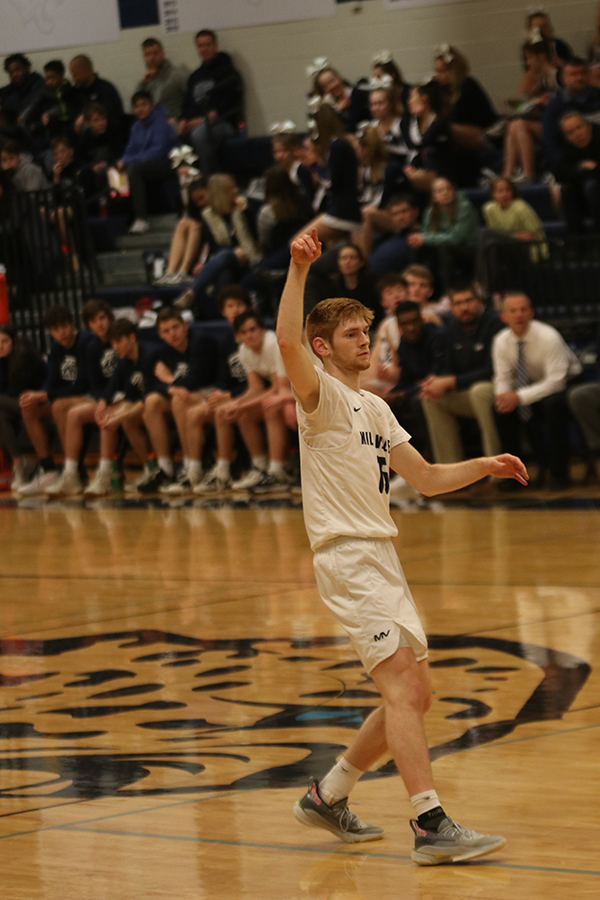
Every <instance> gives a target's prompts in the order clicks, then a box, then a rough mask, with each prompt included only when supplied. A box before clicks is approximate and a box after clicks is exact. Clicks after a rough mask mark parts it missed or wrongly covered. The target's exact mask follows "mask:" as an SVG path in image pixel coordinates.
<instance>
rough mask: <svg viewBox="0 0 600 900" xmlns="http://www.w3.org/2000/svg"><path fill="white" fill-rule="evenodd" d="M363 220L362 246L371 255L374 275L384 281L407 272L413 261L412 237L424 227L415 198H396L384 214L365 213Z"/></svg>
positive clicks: (377, 211) (402, 195) (371, 209)
mask: <svg viewBox="0 0 600 900" xmlns="http://www.w3.org/2000/svg"><path fill="white" fill-rule="evenodd" d="M363 217H364V225H363V230H362V234H361V242H360V243H361V246H362V247H363V249H364V250H365V251H367V253H368V256H369V268H370V269H371V271H372V272H373V274H374V275H376V276H377V277H378V278H380V277H381V276H382V275H385V274H386V273H388V272H395V271H397V270H398V269H403V268H404V266H406V265H407V263H408V262H409V261H410V257H411V249H410V247H409V246H408V241H407V239H408V236H409V235H410V234H413V233H417V232H418V231H419V229H420V227H421V226H420V223H419V207H418V205H417V202H416V200H415V199H414V196H412V195H411V194H397V195H395V196H392V197H391V198H390V200H389V201H388V203H387V205H386V207H385V209H383V210H382V209H377V208H375V207H367V208H366V209H363ZM375 232H378V233H375ZM371 248H372V249H371ZM369 251H370V252H369Z"/></svg>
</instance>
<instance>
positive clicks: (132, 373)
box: [84, 319, 154, 497]
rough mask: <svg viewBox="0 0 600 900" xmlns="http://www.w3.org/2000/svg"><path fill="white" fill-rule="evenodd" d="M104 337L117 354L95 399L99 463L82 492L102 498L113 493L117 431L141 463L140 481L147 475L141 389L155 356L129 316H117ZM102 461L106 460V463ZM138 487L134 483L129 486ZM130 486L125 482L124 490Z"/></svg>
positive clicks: (150, 375) (148, 378)
mask: <svg viewBox="0 0 600 900" xmlns="http://www.w3.org/2000/svg"><path fill="white" fill-rule="evenodd" d="M107 337H108V339H109V341H110V345H111V347H112V349H113V351H114V353H115V354H116V356H117V357H118V361H117V364H116V367H115V371H114V372H113V374H112V376H111V378H110V380H109V382H108V384H107V385H106V389H105V391H104V394H103V395H102V396H101V397H100V399H99V400H98V403H97V404H96V411H95V421H96V424H97V425H98V427H99V429H100V463H99V466H98V469H97V471H96V474H95V476H94V478H93V479H92V481H91V482H90V484H89V485H88V487H87V488H86V489H85V491H84V493H85V495H86V496H88V497H102V496H105V495H106V494H110V493H112V490H113V487H112V471H111V465H110V462H111V461H112V460H114V458H115V456H116V455H117V450H118V432H119V429H120V428H122V429H123V432H124V434H125V436H126V437H127V440H128V441H129V444H130V446H131V448H132V450H133V451H134V453H135V454H136V455H137V457H138V459H139V461H140V462H141V464H142V469H143V474H142V477H141V479H140V481H145V480H147V479H148V477H149V475H150V471H149V469H148V453H149V450H150V442H149V440H148V435H147V433H146V429H145V428H144V421H143V413H144V402H143V401H144V388H145V385H146V384H149V383H151V381H152V380H153V378H154V375H153V367H154V355H153V352H152V351H148V350H147V349H146V348H145V347H143V346H140V343H139V341H138V339H137V331H136V327H135V325H134V324H133V322H132V321H131V320H130V319H116V320H115V321H114V322H112V323H111V325H110V328H109V329H108V334H107ZM105 460H108V465H107V464H106V462H105ZM132 487H133V488H137V485H136V484H133V485H132ZM128 489H129V485H126V487H125V490H128Z"/></svg>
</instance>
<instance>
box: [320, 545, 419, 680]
mask: <svg viewBox="0 0 600 900" xmlns="http://www.w3.org/2000/svg"><path fill="white" fill-rule="evenodd" d="M314 567H315V575H316V579H317V587H318V588H319V593H320V594H321V597H322V599H323V602H324V603H325V604H326V606H328V607H329V609H330V610H331V612H332V613H333V615H334V616H335V618H336V619H337V621H338V622H339V623H340V625H341V626H342V628H343V629H344V630H345V631H346V632H347V633H348V635H349V636H350V639H351V641H352V644H353V646H354V649H355V650H356V652H357V653H358V655H359V657H360V659H361V661H362V663H363V665H364V667H365V669H366V670H367V672H370V671H371V670H372V669H374V668H375V666H376V665H378V664H379V663H380V662H383V660H384V659H387V658H388V657H389V656H392V655H393V654H394V653H395V652H396V650H397V649H398V648H399V647H410V648H411V649H412V651H413V653H414V654H415V658H416V660H417V661H419V660H421V659H425V658H426V657H427V638H426V636H425V632H424V630H423V626H422V625H421V620H420V619H419V614H418V612H417V609H416V606H415V603H414V600H413V598H412V595H411V593H410V589H409V587H408V584H407V583H406V578H405V577H404V572H403V571H402V567H401V565H400V560H399V559H398V555H397V553H396V551H395V550H394V546H393V544H392V542H391V541H389V540H363V539H359V540H355V539H350V540H347V541H338V542H336V543H334V544H330V545H329V546H327V547H323V548H322V549H321V550H317V551H316V552H315V557H314Z"/></svg>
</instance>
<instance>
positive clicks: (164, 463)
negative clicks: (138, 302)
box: [137, 307, 216, 494]
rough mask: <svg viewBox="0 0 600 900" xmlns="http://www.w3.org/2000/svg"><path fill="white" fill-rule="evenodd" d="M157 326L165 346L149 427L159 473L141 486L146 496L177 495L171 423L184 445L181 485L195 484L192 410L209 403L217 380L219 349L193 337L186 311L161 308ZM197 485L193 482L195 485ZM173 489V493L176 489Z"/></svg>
mask: <svg viewBox="0 0 600 900" xmlns="http://www.w3.org/2000/svg"><path fill="white" fill-rule="evenodd" d="M156 327H157V330H158V336H159V337H160V338H161V340H162V341H163V347H162V349H161V350H160V352H159V353H158V355H157V357H156V365H155V368H154V379H153V382H152V383H151V384H150V385H148V386H147V387H146V396H145V399H144V424H145V426H146V429H147V431H148V434H149V435H150V440H151V442H152V449H153V450H154V453H155V455H156V460H157V463H158V466H157V469H156V471H155V472H154V473H152V474H150V475H149V477H148V478H147V479H146V480H144V481H142V482H140V484H138V486H137V489H138V491H140V493H142V494H154V493H156V492H157V491H159V490H160V491H161V492H162V493H171V492H174V493H177V492H178V489H179V487H178V485H174V484H173V482H174V469H173V457H172V455H171V441H170V436H169V420H171V419H173V420H174V422H175V425H176V427H177V433H178V435H179V440H180V442H181V450H182V453H183V464H182V467H181V470H180V472H179V475H178V478H177V481H178V482H179V483H180V484H183V485H184V486H185V487H187V486H188V485H186V480H187V481H188V483H189V484H191V478H190V476H189V473H188V468H189V461H190V459H192V455H191V454H193V450H194V448H193V447H192V446H191V445H190V441H189V438H188V432H187V417H188V412H189V410H190V408H191V407H193V406H197V405H199V404H201V403H203V402H204V400H205V399H206V397H207V396H208V394H209V392H210V390H211V389H212V387H213V386H214V383H215V378H216V346H215V343H214V341H212V340H211V339H210V338H208V337H207V336H206V335H203V334H199V333H197V332H196V333H190V331H189V329H188V324H187V322H185V321H184V319H183V318H182V315H181V312H180V311H179V310H178V309H175V308H174V307H165V308H163V309H161V310H160V312H159V314H158V317H157V321H156ZM193 486H194V485H193V484H192V487H193ZM171 487H173V491H171V490H170V488H171Z"/></svg>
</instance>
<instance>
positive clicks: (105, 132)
mask: <svg viewBox="0 0 600 900" xmlns="http://www.w3.org/2000/svg"><path fill="white" fill-rule="evenodd" d="M83 120H84V124H85V128H84V129H83V130H82V132H81V134H80V135H79V139H78V142H77V152H78V155H79V159H80V160H81V164H82V167H84V168H85V170H86V171H87V172H88V173H91V179H90V180H91V183H92V184H93V188H94V190H95V191H96V192H98V193H103V194H107V192H108V179H107V171H108V169H109V168H111V167H112V166H116V165H117V162H118V161H119V160H120V159H121V157H122V156H123V153H124V152H125V146H126V144H127V134H126V128H125V127H124V125H123V122H121V123H116V124H115V123H114V122H111V121H109V120H108V117H107V115H106V110H105V109H104V107H103V106H102V104H101V103H89V104H88V105H87V106H86V107H85V109H84V110H83Z"/></svg>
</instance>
